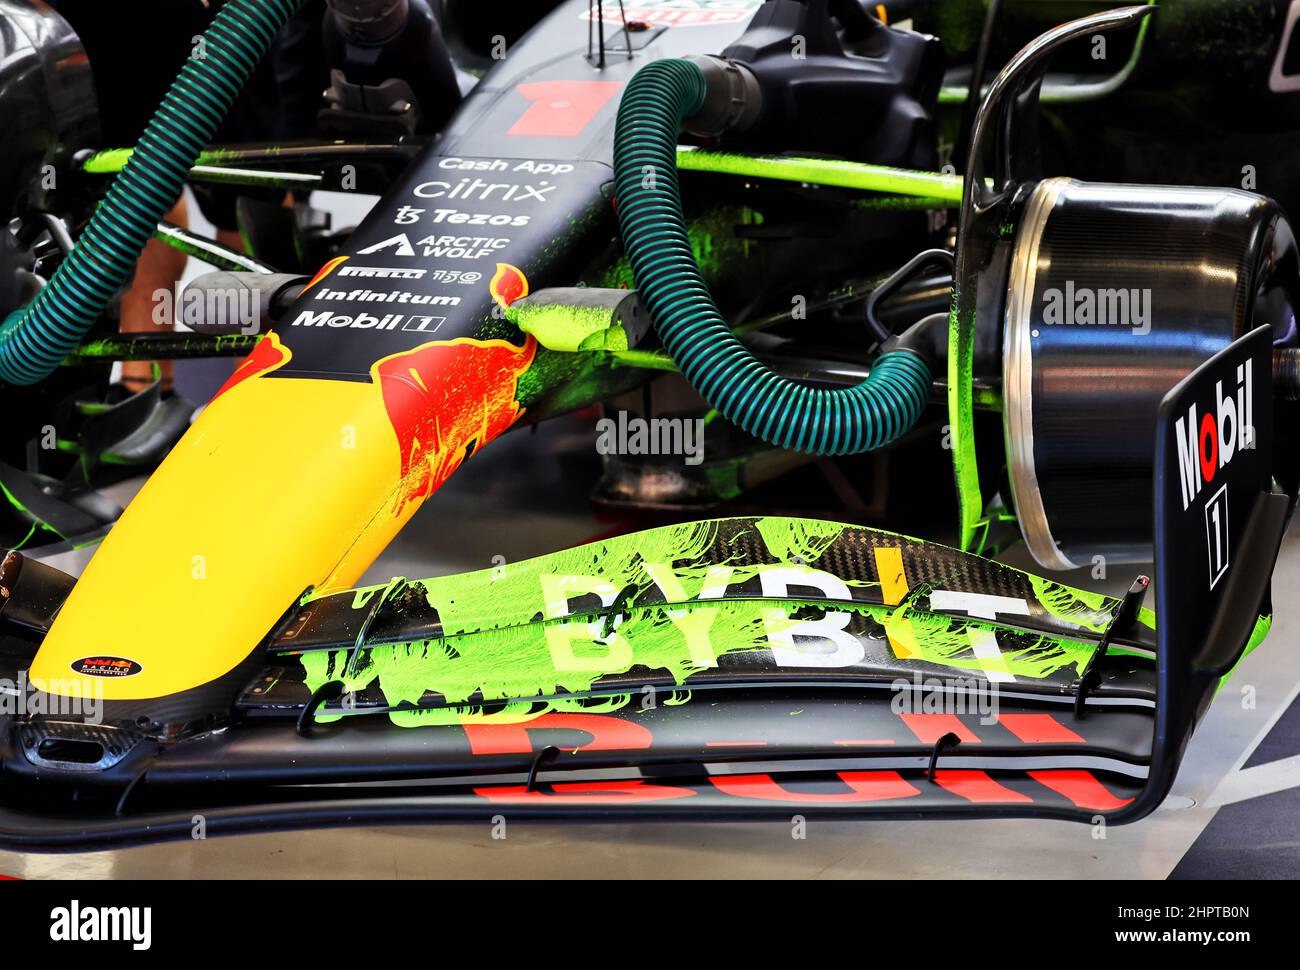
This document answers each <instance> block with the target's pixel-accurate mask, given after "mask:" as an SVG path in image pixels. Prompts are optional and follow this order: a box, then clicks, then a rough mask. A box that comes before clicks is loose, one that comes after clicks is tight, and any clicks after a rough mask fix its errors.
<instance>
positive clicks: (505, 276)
mask: <svg viewBox="0 0 1300 970" xmlns="http://www.w3.org/2000/svg"><path fill="white" fill-rule="evenodd" d="M488 292H489V293H491V294H492V301H493V302H494V303H495V304H496V305H497V306H499V307H501V309H503V310H504V309H505V308H506V307H508V306H510V304H512V303H514V302H515V301H516V300H522V299H523V298H524V297H526V296H527V295H528V277H527V276H525V275H524V273H523V270H521V269H520V268H519V267H518V266H511V265H510V264H509V263H497V271H496V272H495V273H493V274H492V279H491V281H490V282H489V283H488Z"/></svg>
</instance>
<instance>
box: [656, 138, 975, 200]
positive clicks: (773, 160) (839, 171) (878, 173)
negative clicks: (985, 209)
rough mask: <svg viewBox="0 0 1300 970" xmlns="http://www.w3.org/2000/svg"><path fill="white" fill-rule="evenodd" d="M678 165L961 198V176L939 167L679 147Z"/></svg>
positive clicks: (684, 168)
mask: <svg viewBox="0 0 1300 970" xmlns="http://www.w3.org/2000/svg"><path fill="white" fill-rule="evenodd" d="M677 167H678V168H679V169H681V170H682V171H684V172H715V173H719V174H724V175H741V176H748V177H751V178H767V179H777V180H780V181H784V182H807V183H811V184H813V185H829V186H835V187H837V188H846V189H858V190H859V191H863V192H885V193H889V194H891V195H903V196H917V197H921V198H926V199H938V200H941V201H943V202H947V203H952V204H959V203H960V202H961V192H962V179H961V177H960V176H957V175H944V174H942V173H940V172H916V171H912V170H911V169H903V168H890V167H888V166H885V165H866V164H863V163H861V162H846V161H841V160H838V159H829V158H784V157H775V156H773V157H764V156H754V155H731V154H726V153H723V152H706V151H700V150H698V149H690V148H679V149H678V151H677Z"/></svg>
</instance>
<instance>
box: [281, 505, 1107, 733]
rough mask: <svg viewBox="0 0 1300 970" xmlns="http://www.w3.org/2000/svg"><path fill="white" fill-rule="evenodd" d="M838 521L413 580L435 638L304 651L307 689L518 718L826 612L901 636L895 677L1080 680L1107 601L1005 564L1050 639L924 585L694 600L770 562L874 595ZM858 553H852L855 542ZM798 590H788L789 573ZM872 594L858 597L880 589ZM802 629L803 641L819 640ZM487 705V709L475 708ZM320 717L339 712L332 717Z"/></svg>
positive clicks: (723, 530) (761, 647)
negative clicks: (981, 646) (434, 620)
mask: <svg viewBox="0 0 1300 970" xmlns="http://www.w3.org/2000/svg"><path fill="white" fill-rule="evenodd" d="M743 522H749V525H748V526H746V527H744V528H737V526H736V523H743ZM851 528H855V527H850V526H846V525H843V524H841V523H836V522H825V521H820V520H806V519H791V518H780V517H760V518H757V519H753V520H714V521H705V522H695V523H686V524H681V525H674V526H668V527H664V528H660V529H653V530H650V531H647V532H642V533H638V534H635V535H629V536H620V537H615V538H613V539H609V540H603V541H599V542H595V543H592V544H589V545H586V546H581V547H578V548H574V549H567V550H563V551H561V552H557V553H553V554H551V555H548V556H545V557H542V558H540V559H534V560H528V561H525V562H519V563H509V564H505V565H502V566H498V567H493V568H489V569H483V570H479V571H477V572H471V573H466V574H461V575H457V576H445V577H439V578H436V579H431V580H426V581H424V582H423V583H422V584H421V585H422V586H423V588H424V590H425V595H426V597H427V600H428V604H429V605H430V606H431V607H433V608H434V609H435V610H436V611H437V615H438V618H439V620H440V621H441V631H440V632H441V635H440V636H438V637H436V638H434V639H430V640H425V641H420V642H412V643H401V644H396V645H380V646H375V647H369V648H365V649H364V650H362V651H361V652H360V653H359V654H357V655H356V657H355V658H354V659H355V661H356V663H355V668H354V669H353V670H352V671H351V673H349V672H348V669H347V668H348V664H349V662H350V660H349V658H352V655H353V651H351V650H334V651H326V650H322V651H319V652H314V653H306V654H303V655H302V661H303V663H304V665H305V667H306V670H307V684H308V686H309V687H311V688H312V689H313V690H314V689H316V688H318V687H320V686H321V685H322V684H324V683H326V682H328V681H330V680H341V681H343V683H344V686H345V688H346V689H347V690H349V691H356V690H361V689H363V688H365V687H367V686H368V685H371V684H372V683H377V685H378V687H379V689H380V690H381V691H382V693H383V696H384V698H385V701H386V703H387V704H388V705H390V706H398V705H405V706H407V707H413V706H414V705H416V704H418V703H419V702H420V700H421V698H424V697H425V696H426V694H435V695H440V696H441V698H442V703H441V704H440V705H439V706H437V707H434V708H430V709H425V710H399V711H391V712H390V716H391V717H392V718H393V720H394V722H395V723H398V724H404V725H416V724H433V723H455V722H459V721H461V720H464V719H466V718H473V719H479V718H487V719H503V718H504V719H509V720H521V719H527V718H531V717H535V716H538V715H540V714H542V713H545V712H546V711H555V710H564V709H572V708H574V707H575V705H581V706H582V709H583V710H592V708H591V707H590V706H589V701H588V700H584V699H582V698H580V697H577V696H574V695H582V694H586V693H588V692H590V691H592V690H593V689H596V688H597V687H598V686H599V685H598V681H600V680H602V678H607V677H618V676H619V675H626V674H629V673H630V672H632V671H634V670H644V671H645V679H646V681H651V680H659V681H663V680H665V679H667V680H668V681H670V682H671V685H672V686H675V687H689V686H690V677H691V676H692V675H693V674H696V673H699V672H701V671H705V670H709V669H711V668H713V667H716V666H718V663H719V659H720V658H723V657H725V656H728V655H733V654H741V653H747V652H753V651H766V650H767V649H768V648H770V647H771V646H772V644H773V641H772V640H771V637H772V636H773V634H778V635H779V634H781V633H782V632H783V631H785V632H788V631H792V630H793V629H794V628H795V627H796V626H797V625H799V624H801V623H804V622H806V621H808V620H809V619H810V618H811V619H812V620H813V621H814V622H815V621H817V620H819V619H821V618H823V617H825V616H827V615H830V614H848V615H849V620H848V622H849V623H850V624H856V627H855V626H850V627H847V628H848V629H854V628H856V629H858V630H859V632H860V634H865V635H868V636H870V637H871V638H872V641H873V642H875V643H877V644H878V645H880V649H881V650H887V649H889V647H888V646H886V644H890V643H892V642H893V641H894V640H895V637H896V636H897V637H898V638H899V639H900V641H906V642H907V644H908V645H909V646H910V649H911V650H912V653H911V659H910V660H908V661H907V662H906V663H905V664H904V665H903V666H902V667H899V668H898V669H899V670H900V671H903V670H909V671H910V670H912V669H919V670H926V669H929V670H931V671H932V672H933V671H935V670H940V671H941V670H945V669H946V670H949V671H951V672H953V673H955V674H972V673H974V674H978V673H979V672H981V671H984V672H990V673H991V672H993V671H995V670H998V671H1005V672H1007V673H1010V674H1011V675H1012V676H1014V677H1016V678H1020V679H1025V680H1034V681H1038V680H1043V679H1044V678H1048V677H1051V676H1052V675H1054V674H1059V673H1060V672H1063V671H1065V670H1067V668H1068V669H1071V670H1072V671H1073V673H1072V674H1071V676H1077V675H1078V674H1081V673H1082V671H1083V670H1084V668H1085V667H1086V665H1087V663H1088V661H1089V659H1090V658H1091V657H1092V655H1093V653H1094V652H1095V649H1096V639H1095V638H1092V637H1089V636H1087V635H1086V634H1087V633H1089V632H1091V633H1093V634H1094V635H1095V633H1097V632H1099V631H1100V630H1101V629H1102V627H1103V626H1104V623H1105V621H1106V620H1107V619H1108V618H1109V616H1110V614H1111V612H1112V611H1113V609H1114V605H1115V603H1116V601H1115V600H1114V599H1113V598H1110V597H1106V596H1103V595H1102V594H1099V593H1091V592H1088V591H1085V590H1077V589H1073V588H1071V587H1068V586H1064V585H1062V584H1059V583H1054V582H1050V581H1048V580H1042V579H1039V578H1038V577H1033V576H1028V574H1023V573H1020V572H1019V571H1018V570H1012V569H1010V568H1007V567H997V568H999V569H1004V570H1005V575H1006V577H1007V578H1006V579H1005V580H995V581H994V582H995V583H997V582H1011V583H1013V584H1017V585H1016V587H1015V588H1018V589H1024V588H1025V586H1024V584H1023V580H1020V579H1017V578H1016V577H1018V576H1028V580H1029V583H1028V585H1029V587H1030V588H1031V589H1032V591H1033V595H1034V596H1035V597H1036V600H1037V602H1038V604H1039V606H1040V607H1041V608H1042V610H1043V611H1044V612H1046V613H1048V614H1050V615H1051V616H1054V617H1057V618H1059V619H1060V620H1061V621H1062V630H1061V633H1059V634H1057V633H1050V634H1049V633H1041V632H1038V633H1035V632H1032V631H1029V630H1026V629H1024V628H1021V627H1016V626H1014V625H1011V624H1008V623H1004V622H1001V621H1000V620H998V621H995V620H987V619H981V618H975V617H968V616H964V615H958V616H954V615H951V614H939V613H935V612H934V611H932V610H930V609H929V608H928V606H926V605H925V601H924V600H923V599H918V597H927V596H928V595H929V593H930V591H931V588H932V587H931V586H930V584H929V583H920V584H918V585H917V586H916V588H914V589H913V590H912V593H911V594H909V595H908V596H907V597H906V598H905V599H904V600H903V601H902V602H901V603H898V604H897V605H886V604H885V603H884V602H869V601H860V600H858V599H856V598H855V600H854V601H852V602H846V601H842V600H836V601H835V602H834V603H833V604H832V603H827V602H826V601H825V600H821V601H818V600H816V599H815V598H814V599H796V598H794V597H791V596H788V595H787V596H782V597H766V596H760V595H756V594H749V593H746V594H745V596H747V597H750V598H731V599H717V598H709V597H705V598H700V597H701V596H702V594H703V592H704V591H705V590H706V589H712V590H713V591H714V592H713V593H712V594H710V596H712V597H716V596H718V595H719V593H718V590H719V589H720V588H724V587H725V588H737V587H738V586H739V584H742V583H745V582H748V581H750V580H753V579H754V578H755V577H758V576H760V575H761V574H762V573H763V572H764V571H766V570H771V569H782V570H796V571H799V570H807V571H808V572H809V574H810V579H811V578H812V577H811V574H813V573H821V574H823V575H824V574H825V573H830V574H832V575H833V576H835V577H837V578H838V579H839V580H840V581H841V582H843V583H844V584H845V585H846V586H852V587H857V588H859V589H864V590H865V589H871V590H879V587H880V584H879V582H877V581H875V580H874V579H870V578H866V579H864V578H861V577H863V576H867V577H870V576H874V575H875V574H874V568H875V567H874V566H872V567H870V570H868V571H865V572H860V573H855V574H854V576H846V575H845V574H844V568H843V563H844V559H843V555H844V553H843V550H844V549H845V548H846V547H843V546H841V547H839V548H840V549H841V552H840V553H837V554H836V555H835V556H833V557H830V556H828V551H829V550H831V549H832V548H834V547H835V545H836V542H837V540H839V539H840V538H841V536H842V535H844V533H845V531H846V530H848V529H851ZM861 531H862V532H864V533H865V532H870V533H871V535H873V536H874V537H876V539H877V540H878V541H879V543H880V545H881V546H882V547H891V548H892V547H894V546H895V542H894V541H893V540H896V541H897V547H900V548H902V547H906V548H909V550H910V551H909V553H908V555H910V556H913V557H918V556H919V557H921V558H913V559H911V560H910V561H911V562H912V563H913V567H912V568H913V569H916V568H918V564H919V563H921V562H922V561H923V558H924V553H923V550H921V549H917V548H916V547H915V540H908V539H906V538H904V537H901V536H891V535H890V534H889V533H880V532H875V531H874V530H861ZM856 548H857V549H858V553H857V554H858V555H862V554H863V552H864V549H865V547H863V546H858V547H856ZM873 548H874V547H873ZM925 548H928V549H933V550H934V555H935V557H936V558H938V557H951V556H953V555H954V553H953V552H952V551H951V550H944V549H943V548H942V547H939V546H928V547H925ZM823 560H828V561H825V562H823ZM868 561H870V556H869V555H868ZM945 561H947V562H949V563H950V566H948V567H945V568H951V569H954V570H956V572H955V573H954V581H956V580H958V579H959V578H960V577H961V576H962V575H967V576H973V575H976V574H977V573H978V571H979V570H980V569H982V568H983V567H981V566H980V562H981V560H977V559H975V558H974V557H970V559H969V563H968V564H967V563H966V561H965V560H961V561H957V562H954V561H952V560H951V559H945ZM819 564H821V568H820V569H819V568H818V566H819ZM837 567H838V568H837ZM972 570H974V571H975V572H971V571H972ZM923 571H928V570H923ZM971 582H972V580H970V579H969V578H968V579H964V580H960V582H958V585H957V586H956V587H954V588H957V589H961V588H972V587H971V586H970V583H971ZM795 585H796V586H798V585H800V584H799V583H798V581H797V580H796V581H795ZM809 585H810V586H817V585H818V584H817V583H816V582H815V581H814V582H810V583H809ZM387 589H389V587H388V586H373V587H367V588H365V589H359V590H356V591H355V592H354V593H353V598H352V603H351V605H352V608H353V609H355V610H368V609H370V608H371V607H372V606H373V605H374V603H375V597H377V596H383V595H385V591H386V590H387ZM989 591H990V592H994V593H997V592H1006V591H1008V590H1006V589H999V588H996V587H994V588H990V590H989ZM881 592H882V591H881ZM881 592H874V593H872V594H871V597H869V598H875V599H883V596H882V595H881ZM602 610H603V611H604V613H603V615H602V613H601V611H602ZM809 611H811V613H810V612H809ZM614 615H617V617H618V621H617V622H614V620H613V616H614ZM864 624H865V626H864ZM1069 629H1077V630H1079V631H1080V634H1081V636H1079V637H1078V638H1075V637H1071V636H1069V635H1068V630H1069ZM873 630H874V631H875V632H874V633H872V632H870V631H873ZM974 634H988V635H993V636H995V637H996V638H997V642H998V644H999V648H1000V650H1001V654H1000V657H999V658H995V659H994V660H992V661H986V660H984V659H981V658H980V657H977V656H975V653H974V650H973V640H972V636H973V635H974ZM802 635H804V636H813V637H814V639H816V634H807V633H805V634H802ZM886 637H888V640H886ZM889 657H892V654H889V655H885V656H884V657H883V658H877V659H876V660H871V661H869V663H879V662H882V661H883V662H885V663H886V666H887V667H888V666H895V665H896V663H897V662H896V661H892V660H890V659H889ZM918 663H919V664H920V667H916V664H918ZM636 676H637V675H636V674H633V677H634V678H635V677H636ZM625 679H626V678H625ZM621 690H623V688H622V687H621V686H616V687H613V688H610V687H605V688H603V690H602V693H603V694H611V693H612V694H614V695H616V696H605V697H604V698H603V700H601V701H600V703H601V704H603V705H605V706H607V707H609V708H610V709H617V708H618V707H620V706H623V705H624V704H626V703H628V701H629V700H630V697H629V695H627V694H622V693H619V691H621ZM485 704H487V705H490V707H489V709H488V710H486V711H485V709H484V705H485ZM503 704H504V705H505V707H504V709H501V708H502V705H503ZM344 710H346V704H345V705H344ZM368 710H373V708H369V709H368ZM328 716H342V715H341V713H340V712H338V711H334V712H333V713H332V714H331V715H328Z"/></svg>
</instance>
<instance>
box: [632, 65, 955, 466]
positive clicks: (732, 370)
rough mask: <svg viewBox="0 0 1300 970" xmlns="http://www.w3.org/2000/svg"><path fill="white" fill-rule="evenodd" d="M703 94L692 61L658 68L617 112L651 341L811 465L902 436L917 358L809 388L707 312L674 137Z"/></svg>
mask: <svg viewBox="0 0 1300 970" xmlns="http://www.w3.org/2000/svg"><path fill="white" fill-rule="evenodd" d="M706 84H707V82H706V80H705V75H704V72H703V71H702V70H701V68H700V67H699V66H698V65H696V64H695V63H693V62H691V61H687V60H680V59H674V58H666V59H664V60H660V61H654V62H652V63H650V64H647V65H646V66H645V67H643V68H641V70H639V71H637V73H636V75H635V76H634V77H633V78H632V80H631V81H630V82H629V83H628V86H627V89H626V91H625V92H624V94H623V99H622V103H621V104H620V106H619V111H618V123H617V127H616V129H615V136H614V175H615V179H616V185H617V193H618V217H619V225H620V228H621V229H622V233H623V242H624V245H625V247H626V249H627V254H628V259H629V261H630V262H631V265H632V274H633V276H634V277H635V279H636V283H637V287H638V289H639V291H640V294H641V299H642V302H644V304H645V306H646V308H647V309H648V310H649V312H650V318H651V320H652V321H653V323H654V326H655V331H656V332H657V333H658V334H659V339H660V340H662V341H663V344H664V348H665V349H666V350H667V351H668V355H669V356H670V357H672V359H673V361H674V362H675V363H676V364H677V366H678V367H679V368H680V369H681V372H682V374H683V375H684V376H685V378H686V379H687V381H689V382H690V384H691V386H692V387H694V388H695V390H696V391H697V392H698V393H699V394H700V396H701V397H703V398H704V399H705V401H707V402H708V403H709V405H710V406H711V407H713V408H716V409H717V410H718V411H719V412H720V413H721V414H722V415H723V416H724V417H726V418H727V419H728V420H729V421H731V422H732V423H733V424H736V425H738V426H739V427H741V428H743V429H744V430H745V431H747V432H749V433H750V434H752V435H754V436H755V437H757V438H760V439H762V440H763V441H766V442H768V443H769V444H773V445H777V446H778V447H782V448H789V449H793V450H795V451H802V452H810V453H813V454H819V455H849V454H859V453H861V452H864V451H872V450H874V449H876V448H880V447H883V446H884V445H886V444H888V443H889V442H891V441H894V440H895V439H897V438H899V437H900V436H901V435H903V434H905V433H906V432H907V431H908V430H910V429H911V428H912V427H913V426H914V425H915V424H916V422H917V421H918V420H919V419H920V417H921V413H922V412H923V410H924V409H925V406H926V404H927V402H928V401H929V398H930V385H931V374H930V366H929V364H928V363H927V362H926V361H925V359H924V358H922V357H921V356H920V355H918V354H915V353H912V352H911V351H907V350H893V351H889V352H886V353H883V354H881V355H880V356H879V357H878V358H876V360H875V362H874V363H873V365H872V368H871V373H870V374H869V375H868V376H867V378H866V379H865V380H864V381H862V383H860V384H858V385H856V386H854V387H848V388H836V389H833V390H832V389H825V388H814V387H808V386H805V385H802V384H798V383H796V382H794V381H791V380H788V379H787V378H784V377H781V376H780V375H778V374H776V373H774V372H773V371H772V370H770V369H769V368H768V367H767V366H766V365H764V364H763V363H762V362H761V361H759V360H758V359H757V358H756V357H755V356H754V355H753V354H752V353H750V352H749V350H748V349H747V348H746V347H745V346H744V345H743V344H742V343H741V342H740V340H739V338H737V337H736V336H735V334H733V333H732V332H731V329H730V328H729V327H728V326H727V323H726V321H725V320H724V319H723V317H722V314H721V313H719V312H718V308H717V306H716V305H715V304H714V302H713V297H712V296H711V295H710V293H709V289H708V285H707V284H706V283H705V281H704V277H703V276H702V275H701V273H700V269H699V266H698V264H697V263H696V261H695V256H694V254H693V252H692V250H691V243H690V238H689V237H688V235H687V232H686V219H685V217H684V215H683V213H682V204H681V192H680V189H679V187H678V181H677V135H678V132H679V130H680V128H681V126H682V122H683V121H685V120H686V119H687V118H690V117H691V116H692V115H694V114H695V113H696V112H698V111H699V110H700V108H701V107H702V106H703V104H704V100H705V93H706Z"/></svg>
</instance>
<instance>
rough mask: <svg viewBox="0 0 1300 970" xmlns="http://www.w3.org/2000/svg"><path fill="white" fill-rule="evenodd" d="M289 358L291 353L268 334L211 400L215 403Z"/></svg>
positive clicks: (273, 335)
mask: <svg viewBox="0 0 1300 970" xmlns="http://www.w3.org/2000/svg"><path fill="white" fill-rule="evenodd" d="M291 357H293V352H292V351H290V350H289V348H288V347H286V346H284V344H282V343H280V338H279V337H277V336H276V335H275V334H273V333H268V334H267V335H266V336H265V337H263V338H262V339H261V340H259V341H258V342H257V346H256V347H254V348H253V352H252V353H251V354H249V355H248V356H247V357H245V358H244V360H243V362H242V363H241V364H240V365H239V366H238V367H236V368H235V372H234V373H233V374H231V375H230V380H228V381H226V383H224V384H222V385H221V390H219V391H217V393H216V395H215V396H214V397H213V398H212V399H213V400H214V401H215V400H216V399H217V398H219V397H221V395H223V394H225V393H226V392H227V391H229V390H230V389H231V388H232V387H234V386H235V385H236V384H242V383H243V382H244V381H246V380H248V379H249V378H250V377H257V376H258V375H259V374H266V373H269V372H270V371H273V370H276V369H277V368H280V367H283V366H284V365H285V364H287V363H288V362H289V359H290V358H291Z"/></svg>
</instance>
